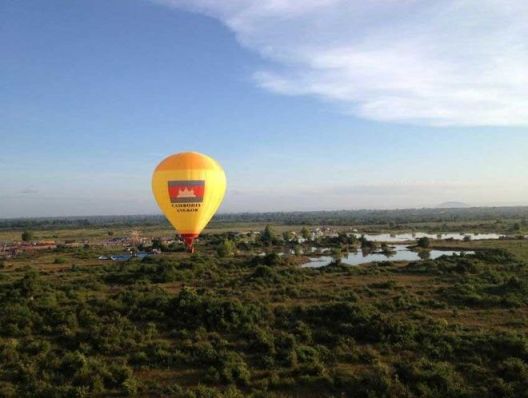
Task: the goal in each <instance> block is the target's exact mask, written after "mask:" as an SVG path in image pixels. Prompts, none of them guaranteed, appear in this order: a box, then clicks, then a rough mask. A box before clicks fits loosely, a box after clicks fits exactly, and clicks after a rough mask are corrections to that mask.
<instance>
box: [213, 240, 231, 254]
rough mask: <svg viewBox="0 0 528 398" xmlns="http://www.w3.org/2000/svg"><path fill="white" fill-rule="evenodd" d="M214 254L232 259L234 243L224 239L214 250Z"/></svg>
mask: <svg viewBox="0 0 528 398" xmlns="http://www.w3.org/2000/svg"><path fill="white" fill-rule="evenodd" d="M216 253H217V254H218V255H219V256H220V257H233V256H234V255H235V243H234V242H233V241H232V240H229V239H224V240H223V241H222V242H220V244H219V245H218V247H217V248H216Z"/></svg>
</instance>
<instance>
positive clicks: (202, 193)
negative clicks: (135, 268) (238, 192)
mask: <svg viewBox="0 0 528 398" xmlns="http://www.w3.org/2000/svg"><path fill="white" fill-rule="evenodd" d="M225 190H226V177H225V173H224V170H223V169H222V167H221V166H220V164H218V162H217V161H216V160H214V159H212V158H210V157H209V156H206V155H203V154H201V153H198V152H182V153H178V154H175V155H171V156H169V157H167V158H165V159H163V160H162V161H161V163H160V164H158V166H157V167H156V169H155V170H154V174H153V175H152V192H153V194H154V198H156V202H158V206H159V207H160V209H161V211H162V212H163V214H165V217H167V219H168V220H169V222H170V223H171V224H172V226H173V227H174V228H175V229H176V231H178V233H179V234H180V235H181V237H182V239H183V241H184V242H185V245H186V247H187V249H188V250H189V251H190V252H191V253H192V252H194V247H193V242H194V239H196V238H197V237H198V235H199V234H200V232H202V230H203V229H204V228H205V226H206V225H207V223H208V222H209V221H210V220H211V218H212V217H213V215H214V214H215V213H216V211H217V210H218V207H219V206H220V204H221V203H222V200H223V198H224V194H225Z"/></svg>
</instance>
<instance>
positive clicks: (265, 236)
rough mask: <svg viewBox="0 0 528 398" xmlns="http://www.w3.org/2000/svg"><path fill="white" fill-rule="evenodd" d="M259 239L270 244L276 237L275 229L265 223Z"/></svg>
mask: <svg viewBox="0 0 528 398" xmlns="http://www.w3.org/2000/svg"><path fill="white" fill-rule="evenodd" d="M260 239H261V240H262V242H264V243H266V244H268V245H271V244H272V243H273V242H274V241H275V240H276V239H277V238H276V235H275V231H274V230H273V228H271V225H269V224H268V225H266V228H264V231H263V232H262V234H261V236H260Z"/></svg>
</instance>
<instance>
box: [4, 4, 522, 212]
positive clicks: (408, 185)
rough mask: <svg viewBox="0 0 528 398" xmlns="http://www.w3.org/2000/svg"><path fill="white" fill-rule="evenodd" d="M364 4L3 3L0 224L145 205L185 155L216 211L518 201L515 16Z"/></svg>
mask: <svg viewBox="0 0 528 398" xmlns="http://www.w3.org/2000/svg"><path fill="white" fill-rule="evenodd" d="M366 3H368V4H369V6H368V7H365V6H361V7H359V6H357V7H356V8H354V7H353V6H350V5H349V4H350V3H342V2H340V1H338V0H309V1H305V2H291V1H288V0H266V1H262V2H258V4H259V5H257V3H254V5H253V7H248V6H247V2H244V1H242V0H229V1H228V0H226V1H225V2H211V1H206V0H196V1H190V0H189V1H179V0H176V1H170V0H169V1H158V2H153V1H147V0H91V1H81V0H62V1H59V0H47V1H37V0H34V1H24V2H18V1H5V2H2V3H1V4H0V19H1V23H0V51H1V54H2V56H1V57H0V76H1V83H0V84H1V86H0V87H1V89H0V120H1V123H0V179H1V181H2V183H1V184H0V217H18V216H68V215H92V214H152V213H157V208H156V205H155V202H154V200H153V198H152V195H151V192H150V177H151V173H152V170H153V169H154V167H155V166H156V164H157V163H158V162H159V161H160V160H161V159H162V158H163V157H165V156H167V155H169V154H171V153H175V152H180V151H184V150H197V151H200V152H204V153H206V154H209V155H211V156H213V157H214V158H216V159H218V160H219V161H220V163H221V164H222V165H223V166H224V168H225V170H226V173H227V176H228V194H227V196H226V199H225V201H224V204H223V206H222V208H221V211H223V212H238V211H272V210H317V209H354V208H406V207H422V206H434V205H436V204H438V203H441V202H444V201H450V200H456V201H465V202H468V203H471V204H475V205H495V204H506V205H508V204H528V187H527V183H526V177H525V176H526V170H527V167H528V160H527V159H528V158H527V156H526V153H528V136H527V133H528V128H527V127H526V126H527V125H528V106H527V107H524V106H525V105H528V102H527V101H528V100H527V98H528V80H527V79H528V78H527V77H526V74H525V73H524V74H522V73H520V72H519V71H520V70H521V66H523V65H524V66H526V63H524V61H525V60H527V59H528V55H527V54H528V50H527V48H526V45H523V44H522V43H523V42H522V39H523V37H524V38H526V35H525V33H527V32H526V30H525V29H526V28H525V27H524V24H523V23H521V22H519V21H522V20H525V19H523V18H522V17H526V16H528V13H527V8H526V7H525V6H524V5H523V4H521V2H520V1H511V2H494V1H490V0H489V1H484V2H478V4H480V6H478V7H479V10H480V11H479V13H478V14H471V15H473V17H472V19H471V20H470V21H469V22H470V23H468V22H467V20H466V19H464V18H463V17H464V16H465V15H467V14H466V13H467V12H469V11H471V7H470V6H471V4H474V5H475V7H476V6H477V2H475V3H472V2H471V1H469V2H466V3H465V4H469V6H467V7H469V8H468V9H459V8H457V7H453V3H452V2H449V1H443V2H442V1H440V2H438V3H436V4H442V5H443V6H445V8H444V9H442V10H438V9H437V7H438V5H436V6H435V8H434V9H432V8H431V7H426V6H424V5H423V4H424V2H413V1H410V2H406V3H405V5H404V6H402V8H401V9H400V8H398V6H396V5H395V3H394V2H388V1H387V0H379V1H371V2H366ZM414 3H416V4H414ZM347 4H348V5H347ZM409 7H410V8H409ZM497 7H499V8H498V9H497ZM497 10H499V11H500V12H498V11H497ZM440 11H443V12H440ZM409 15H411V16H412V17H409ZM438 15H448V17H449V21H451V26H450V28H449V29H445V28H443V27H445V26H444V25H445V24H446V21H445V20H443V19H442V17H438ZM492 15H495V17H494V18H495V19H493V21H494V25H493V26H495V25H497V26H499V28H500V27H501V26H503V28H501V29H499V28H494V29H495V30H493V31H492V32H491V33H490V32H489V31H490V29H489V27H490V21H492V19H491V16H492ZM358 18H359V20H360V21H363V20H365V19H366V20H368V21H369V24H368V26H367V24H365V23H362V24H361V23H356V22H357V21H358ZM424 18H429V19H428V21H427V22H428V23H427V24H424V22H423V19H424ZM351 25H353V26H355V28H354V29H351V27H350V26H351ZM425 25H426V26H427V29H426V28H424V26H425ZM394 32H403V33H397V34H395V33H394ZM490 34H492V36H490ZM439 37H441V38H442V39H443V41H440V40H438V38H439ZM418 39H419V40H418ZM439 42H441V43H442V45H441V46H439V45H435V43H439ZM425 49H426V50H425ZM468 49H471V50H468ZM497 49H500V51H499V50H497Z"/></svg>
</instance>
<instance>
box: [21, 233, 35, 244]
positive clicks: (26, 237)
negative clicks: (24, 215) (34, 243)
mask: <svg viewBox="0 0 528 398" xmlns="http://www.w3.org/2000/svg"><path fill="white" fill-rule="evenodd" d="M33 238H34V236H33V232H31V231H24V232H22V240H23V241H24V242H29V241H31V240H33Z"/></svg>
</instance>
